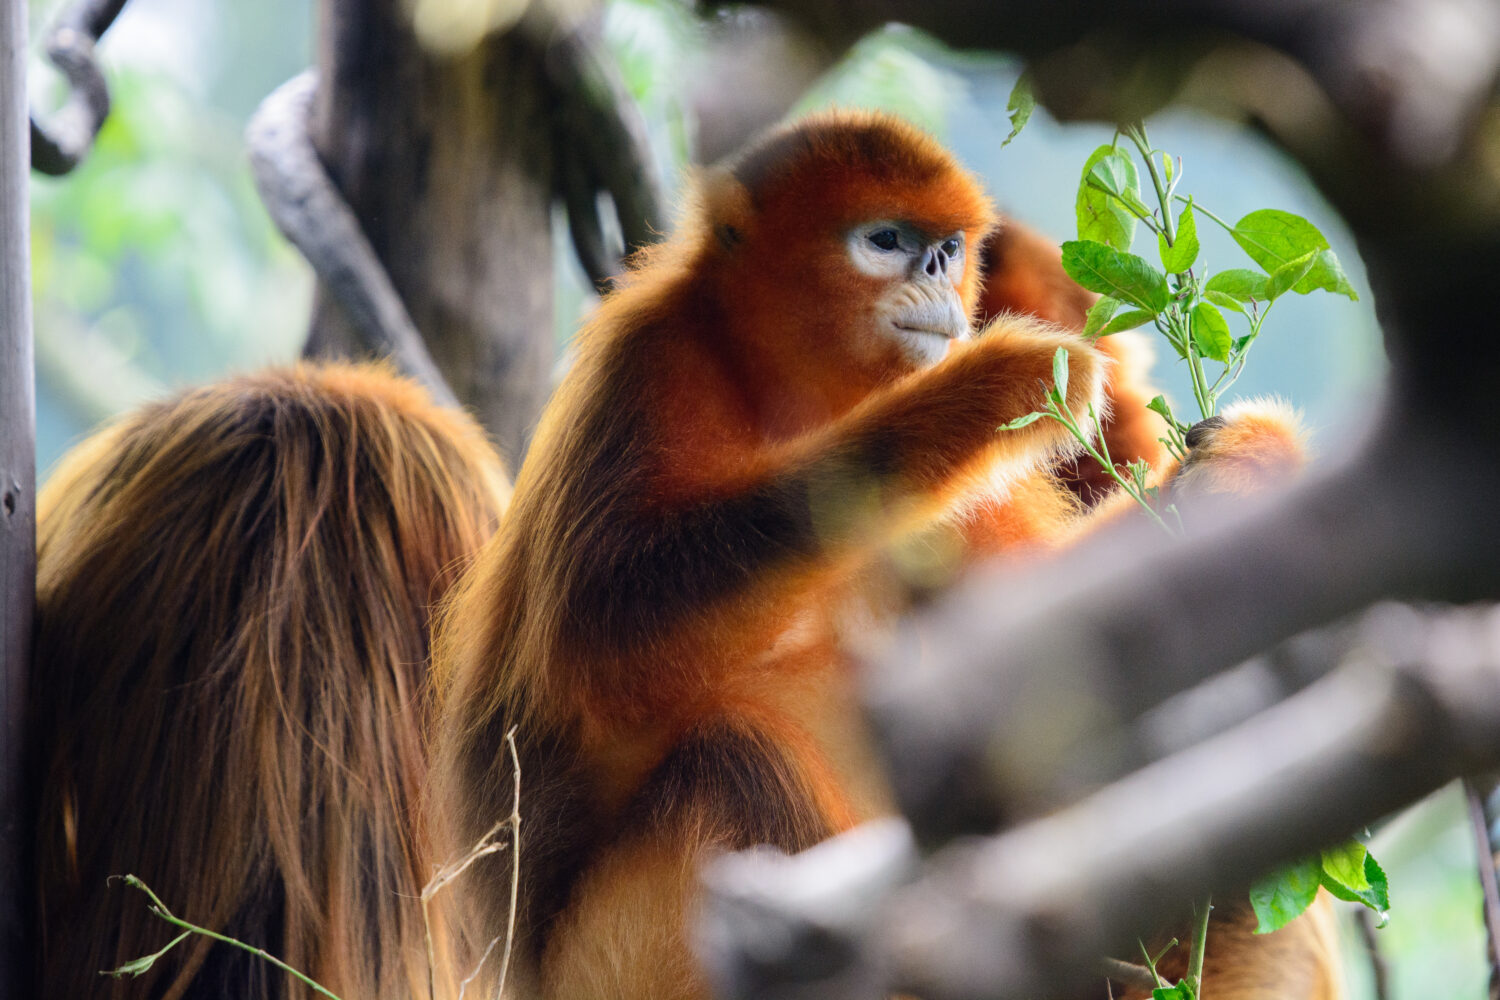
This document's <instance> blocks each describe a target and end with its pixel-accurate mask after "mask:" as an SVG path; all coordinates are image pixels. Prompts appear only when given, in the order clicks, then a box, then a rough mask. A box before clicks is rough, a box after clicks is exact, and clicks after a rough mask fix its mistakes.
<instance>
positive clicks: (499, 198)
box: [308, 0, 553, 465]
mask: <svg viewBox="0 0 1500 1000" xmlns="http://www.w3.org/2000/svg"><path fill="white" fill-rule="evenodd" d="M404 7H405V5H403V4H402V3H400V2H399V0H324V2H323V4H322V9H321V17H322V25H321V45H320V52H319V57H318V64H319V70H320V76H321V83H320V86H319V88H318V97H317V101H316V104H315V106H314V110H313V123H312V134H313V141H314V143H315V144H316V146H317V148H318V151H319V153H320V155H321V156H322V159H323V161H324V163H325V164H326V165H327V167H328V170H329V172H330V174H331V175H332V177H333V179H334V181H335V182H336V183H337V184H338V186H339V187H340V189H341V190H342V191H343V194H344V196H345V198H346V199H347V200H348V202H349V204H350V206H351V207H352V208H353V209H354V212H355V214H356V215H357V216H358V217H359V219H360V221H361V223H362V225H363V227H364V229H365V232H366V234H367V235H368V237H369V239H370V242H371V244H372V245H373V246H374V248H375V251H376V253H377V254H378V255H379V257H380V259H381V261H382V262H383V263H384V265H385V267H386V269H387V271H388V272H389V274H390V277H391V280H392V282H393V283H394V285H395V287H396V289H397V291H399V292H400V294H401V297H402V299H403V300H404V301H405V303H406V308H407V311H408V312H409V313H410V315H411V317H412V319H413V320H414V321H415V323H416V326H417V329H418V330H420V331H421V332H422V334H423V336H424V337H425V338H426V341H427V344H428V348H429V349H430V351H431V352H432V355H433V358H434V359H435V360H436V361H437V363H438V365H439V367H440V368H441V369H442V371H443V374H444V376H445V377H446V378H447V380H448V382H449V384H450V385H451V386H452V387H453V390H454V392H455V393H456V394H457V395H458V397H459V399H460V400H462V401H463V402H464V403H465V404H466V405H468V406H470V407H472V408H473V409H474V410H475V411H476V412H477V413H478V416H479V418H480V419H481V420H482V421H483V422H484V424H485V426H486V427H488V428H489V430H490V432H491V434H492V435H493V436H494V437H495V440H496V442H497V443H498V444H499V445H500V447H501V449H502V451H503V452H504V453H505V455H506V457H507V459H508V460H510V461H511V462H512V463H513V465H514V464H515V463H518V462H519V460H520V458H521V455H522V454H523V453H524V450H525V443H526V440H527V439H528V437H529V436H530V432H531V427H532V425H533V423H534V422H535V419H536V414H537V412H538V411H539V410H540V409H541V404H542V402H543V400H544V399H545V398H546V396H547V392H548V389H549V380H548V374H549V371H550V366H551V362H552V356H553V351H552V312H553V302H552V236H551V233H552V227H551V202H552V190H553V184H552V171H553V156H552V149H551V148H550V147H551V140H550V138H549V136H550V134H551V133H550V130H549V128H548V124H547V121H546V116H547V113H548V108H547V97H546V91H545V89H544V87H543V85H542V83H541V81H542V79H543V72H542V69H543V68H542V66H541V56H540V53H539V47H538V46H536V45H534V44H530V43H529V42H528V41H527V40H526V39H524V38H523V37H521V33H520V32H511V33H509V34H506V35H503V36H499V37H492V38H489V39H487V40H485V41H484V42H482V43H481V44H480V45H479V46H478V47H477V48H476V49H474V50H473V51H472V52H470V53H468V54H467V55H463V56H458V57H445V56H441V55H437V54H434V53H431V52H426V51H424V50H423V49H422V48H421V46H420V45H419V44H418V42H417V39H416V37H415V35H414V34H413V32H412V29H411V26H410V23H409V21H408V18H407V16H406V14H405V13H404ZM355 342H356V341H355V338H354V337H353V336H352V334H351V331H350V329H349V327H348V325H347V321H346V320H345V318H344V317H343V315H342V313H341V312H340V309H339V307H338V305H337V304H336V303H335V302H334V301H333V300H332V299H331V297H330V296H328V295H326V294H323V292H322V291H321V290H320V291H319V294H318V296H317V300H316V302H315V305H314V314H313V325H312V331H311V334H310V336H309V343H308V348H309V352H310V353H316V354H335V355H337V354H347V353H352V352H353V349H352V347H351V345H352V344H354V343H355Z"/></svg>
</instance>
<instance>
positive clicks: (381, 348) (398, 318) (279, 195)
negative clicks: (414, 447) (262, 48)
mask: <svg viewBox="0 0 1500 1000" xmlns="http://www.w3.org/2000/svg"><path fill="white" fill-rule="evenodd" d="M317 86H318V81H317V74H316V72H315V71H313V70H308V71H307V72H305V73H303V74H301V75H300V76H297V77H294V78H293V79H292V80H290V81H288V82H287V83H285V84H283V85H282V86H281V87H279V88H277V90H276V91H275V92H274V93H272V94H271V96H269V97H267V98H266V99H265V101H263V102H262V103H261V106H260V108H259V109H257V111H256V113H255V116H254V117H253V118H252V119H251V120H250V124H249V126H248V127H247V128H246V131H245V141H246V143H247V144H248V146H249V148H250V166H251V168H252V170H253V172H254V174H255V184H256V187H257V188H258V189H259V191H260V196H261V200H262V201H263V202H264V203H265V206H266V211H267V212H269V213H270V216H271V219H272V221H274V222H275V223H276V225H277V227H278V228H279V229H280V230H281V232H282V233H283V234H284V235H285V236H286V238H287V239H288V240H290V241H291V242H292V244H293V245H294V246H296V247H297V249H298V250H300V251H302V255H303V256H304V257H306V258H307V261H308V263H310V264H311V265H312V267H313V270H314V271H315V272H316V273H317V275H318V279H319V280H320V281H321V282H322V283H323V286H324V287H325V288H327V289H328V290H329V292H330V294H332V295H333V297H334V299H336V300H337V301H338V303H339V305H340V306H342V307H343V309H344V312H345V313H346V314H347V315H348V317H349V320H350V323H351V325H352V326H353V327H354V329H355V330H356V331H357V332H358V334H359V336H360V338H361V340H362V342H363V345H362V346H363V347H364V348H365V349H366V350H368V351H369V352H370V353H371V354H373V355H376V356H389V357H390V358H391V359H392V360H394V361H395V363H396V365H397V367H398V368H400V369H401V370H402V371H403V372H405V373H406V374H408V375H411V376H412V377H413V378H415V379H417V381H419V382H421V383H422V384H423V385H425V386H426V387H427V389H428V391H429V392H431V393H432V395H433V397H434V398H435V399H436V400H437V401H438V402H440V403H443V404H444V405H448V406H457V405H458V401H457V399H456V398H455V397H454V395H453V391H452V390H451V389H450V388H449V387H448V383H447V382H446V381H445V380H444V378H443V376H442V373H441V372H439V371H438V367H437V365H436V364H435V363H434V362H433V360H432V355H430V354H429V353H428V351H427V345H426V343H425V342H424V341H423V339H422V335H421V333H420V332H419V331H418V330H417V328H416V324H414V323H413V322H412V319H411V316H410V314H408V312H407V311H406V306H405V305H404V304H403V303H402V301H401V295H400V293H399V292H397V291H396V288H395V286H394V285H393V284H391V279H390V276H389V275H388V274H387V273H386V270H385V267H384V265H382V264H381V262H380V258H379V256H377V255H376V253H375V250H374V248H373V247H371V246H370V242H369V240H368V239H366V238H365V234H364V231H363V230H362V229H361V227H360V224H359V220H358V219H357V218H356V217H355V215H354V212H353V211H352V210H351V209H350V208H349V205H348V203H347V202H346V201H345V200H344V197H343V195H342V194H340V193H339V190H338V187H337V186H336V185H335V184H334V183H333V180H332V179H331V178H330V177H329V176H328V172H327V171H326V170H325V169H324V167H323V163H322V160H320V159H319V157H318V153H317V150H316V149H314V148H313V144H312V140H311V139H310V138H309V137H308V132H307V122H308V113H309V111H310V110H311V107H312V100H313V96H314V95H315V94H316V92H317Z"/></svg>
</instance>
